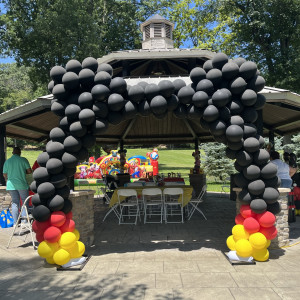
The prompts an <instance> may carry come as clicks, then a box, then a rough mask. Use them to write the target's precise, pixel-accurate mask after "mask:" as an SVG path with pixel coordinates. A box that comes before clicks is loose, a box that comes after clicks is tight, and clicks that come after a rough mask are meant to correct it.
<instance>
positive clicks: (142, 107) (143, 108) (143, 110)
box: [138, 100, 177, 117]
mask: <svg viewBox="0 0 300 300" xmlns="http://www.w3.org/2000/svg"><path fill="white" fill-rule="evenodd" d="M176 107H177V105H176ZM138 112H139V114H140V115H142V116H144V117H146V116H148V115H149V114H150V113H151V110H150V105H149V103H148V101H146V100H144V101H142V102H140V103H139V104H138Z"/></svg>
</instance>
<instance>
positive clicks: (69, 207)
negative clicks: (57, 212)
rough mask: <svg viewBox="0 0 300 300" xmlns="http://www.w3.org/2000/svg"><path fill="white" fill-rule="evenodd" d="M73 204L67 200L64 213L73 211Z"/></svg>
mask: <svg viewBox="0 0 300 300" xmlns="http://www.w3.org/2000/svg"><path fill="white" fill-rule="evenodd" d="M72 207H73V204H72V202H71V201H70V200H65V202H64V207H63V209H62V211H63V212H64V213H65V214H67V213H69V212H70V211H71V210H72Z"/></svg>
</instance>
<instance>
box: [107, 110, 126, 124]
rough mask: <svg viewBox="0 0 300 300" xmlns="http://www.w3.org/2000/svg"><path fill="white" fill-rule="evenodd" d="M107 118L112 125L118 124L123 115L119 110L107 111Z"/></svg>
mask: <svg viewBox="0 0 300 300" xmlns="http://www.w3.org/2000/svg"><path fill="white" fill-rule="evenodd" d="M107 118H108V122H109V123H111V124H113V125H118V124H120V123H121V122H122V121H123V120H124V118H123V115H122V114H121V113H120V112H115V111H111V112H109V114H108V116H107Z"/></svg>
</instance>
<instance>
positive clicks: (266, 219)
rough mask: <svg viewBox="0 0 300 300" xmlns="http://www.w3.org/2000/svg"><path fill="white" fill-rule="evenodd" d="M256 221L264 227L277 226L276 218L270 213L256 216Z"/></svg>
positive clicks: (266, 212)
mask: <svg viewBox="0 0 300 300" xmlns="http://www.w3.org/2000/svg"><path fill="white" fill-rule="evenodd" d="M256 219H257V221H258V222H259V224H260V225H261V226H263V227H272V226H273V225H274V224H275V221H276V217H275V216H274V214H272V213H271V212H270V211H265V212H263V213H262V214H258V215H256Z"/></svg>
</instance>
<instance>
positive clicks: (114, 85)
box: [109, 77, 127, 94]
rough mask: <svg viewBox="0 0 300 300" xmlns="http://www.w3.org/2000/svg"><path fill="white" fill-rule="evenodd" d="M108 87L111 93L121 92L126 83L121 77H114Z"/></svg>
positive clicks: (123, 90) (124, 88) (124, 89)
mask: <svg viewBox="0 0 300 300" xmlns="http://www.w3.org/2000/svg"><path fill="white" fill-rule="evenodd" d="M109 88H110V90H111V91H112V93H118V94H122V93H124V92H125V91H126V88H127V83H126V81H125V80H124V79H123V78H122V77H115V78H113V79H112V80H111V82H110V84H109Z"/></svg>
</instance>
